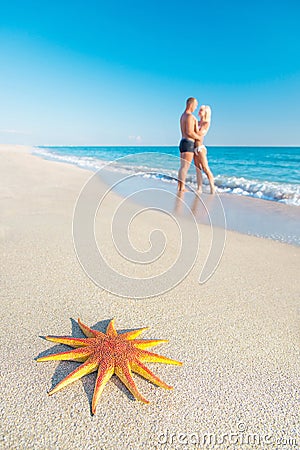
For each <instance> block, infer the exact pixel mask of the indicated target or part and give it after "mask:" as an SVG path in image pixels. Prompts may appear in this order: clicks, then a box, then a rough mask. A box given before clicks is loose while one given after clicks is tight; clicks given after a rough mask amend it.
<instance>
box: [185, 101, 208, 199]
mask: <svg viewBox="0 0 300 450" xmlns="http://www.w3.org/2000/svg"><path fill="white" fill-rule="evenodd" d="M197 106H198V102H197V100H196V99H195V98H194V97H190V98H188V99H187V101H186V108H185V111H184V113H183V114H182V116H181V117H180V128H181V134H182V139H181V141H180V144H179V150H180V169H179V172H178V191H185V190H186V189H185V179H186V176H187V173H188V170H189V167H190V165H191V162H192V160H193V157H194V147H195V141H196V140H199V139H201V138H202V136H203V135H204V134H205V132H204V130H203V131H202V132H201V130H200V131H199V127H198V122H197V119H196V117H195V116H193V112H194V111H195V109H196V108H197Z"/></svg>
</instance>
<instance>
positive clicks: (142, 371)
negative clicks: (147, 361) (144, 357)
mask: <svg viewBox="0 0 300 450" xmlns="http://www.w3.org/2000/svg"><path fill="white" fill-rule="evenodd" d="M131 369H132V370H133V372H135V373H138V374H139V375H141V377H144V378H146V380H149V381H151V383H153V384H156V385H157V386H160V387H162V388H165V389H173V387H172V386H169V385H168V384H166V383H165V382H164V381H162V380H160V379H159V378H158V377H157V376H156V375H154V373H153V372H151V370H149V369H148V367H146V366H145V365H144V364H143V363H141V362H140V361H134V362H133V363H132V364H131Z"/></svg>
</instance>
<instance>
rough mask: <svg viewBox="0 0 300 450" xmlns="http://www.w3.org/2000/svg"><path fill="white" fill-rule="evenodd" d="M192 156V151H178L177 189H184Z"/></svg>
mask: <svg viewBox="0 0 300 450" xmlns="http://www.w3.org/2000/svg"><path fill="white" fill-rule="evenodd" d="M193 157H194V153H192V152H183V153H180V169H179V172H178V191H185V179H186V176H187V173H188V170H189V167H190V165H191V162H192V159H193Z"/></svg>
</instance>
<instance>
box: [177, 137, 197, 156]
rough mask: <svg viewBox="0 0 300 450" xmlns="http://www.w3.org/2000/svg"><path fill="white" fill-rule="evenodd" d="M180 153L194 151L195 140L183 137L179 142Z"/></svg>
mask: <svg viewBox="0 0 300 450" xmlns="http://www.w3.org/2000/svg"><path fill="white" fill-rule="evenodd" d="M179 150H180V153H184V152H191V153H194V141H190V140H189V139H186V138H183V139H181V141H180V144H179Z"/></svg>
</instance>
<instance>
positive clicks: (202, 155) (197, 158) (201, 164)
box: [194, 105, 216, 194]
mask: <svg viewBox="0 0 300 450" xmlns="http://www.w3.org/2000/svg"><path fill="white" fill-rule="evenodd" d="M198 115H199V118H200V120H199V122H198V126H199V129H201V131H202V132H203V131H204V134H203V137H202V139H201V140H197V141H195V149H194V152H195V155H194V163H195V166H196V174H197V186H198V192H200V193H201V192H202V173H201V170H203V172H204V173H205V174H206V176H207V178H208V181H209V185H210V193H211V194H214V193H215V192H216V188H215V183H214V176H213V174H212V172H211V170H210V168H209V166H208V161H207V148H206V147H205V145H203V139H204V136H205V135H206V134H207V132H208V130H209V127H210V122H211V109H210V107H209V106H208V105H201V106H200V109H199V113H198Z"/></svg>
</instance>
